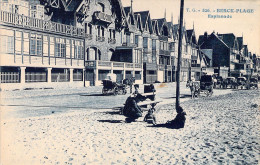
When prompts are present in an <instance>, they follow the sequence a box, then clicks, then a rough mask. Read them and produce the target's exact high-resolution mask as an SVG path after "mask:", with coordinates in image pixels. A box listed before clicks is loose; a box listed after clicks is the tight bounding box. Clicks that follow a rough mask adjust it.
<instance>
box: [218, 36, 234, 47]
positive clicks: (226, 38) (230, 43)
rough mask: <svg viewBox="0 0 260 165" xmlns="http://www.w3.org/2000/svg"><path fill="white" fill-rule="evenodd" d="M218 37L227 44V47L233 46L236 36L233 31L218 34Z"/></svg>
mask: <svg viewBox="0 0 260 165" xmlns="http://www.w3.org/2000/svg"><path fill="white" fill-rule="evenodd" d="M218 37H219V38H220V39H222V41H224V42H225V44H227V46H228V47H230V48H233V47H234V45H235V42H236V36H235V35H234V34H233V33H227V34H218Z"/></svg>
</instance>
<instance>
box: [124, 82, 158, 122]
mask: <svg viewBox="0 0 260 165" xmlns="http://www.w3.org/2000/svg"><path fill="white" fill-rule="evenodd" d="M134 88H135V91H134V92H133V93H131V95H130V96H129V97H128V98H127V99H126V102H125V106H124V108H123V115H124V116H126V122H127V123H131V122H133V121H136V120H137V119H138V118H139V117H142V116H143V110H142V109H141V107H140V106H139V105H138V103H139V102H141V101H145V100H146V99H147V97H146V96H142V95H141V94H140V93H139V85H138V84H135V85H134ZM150 88H151V89H153V90H154V92H155V88H154V86H153V84H150ZM154 110H155V109H154V108H151V109H150V110H149V111H148V113H147V115H146V116H145V118H144V120H145V121H147V122H151V123H152V124H155V123H156V119H155V116H154V114H153V112H154Z"/></svg>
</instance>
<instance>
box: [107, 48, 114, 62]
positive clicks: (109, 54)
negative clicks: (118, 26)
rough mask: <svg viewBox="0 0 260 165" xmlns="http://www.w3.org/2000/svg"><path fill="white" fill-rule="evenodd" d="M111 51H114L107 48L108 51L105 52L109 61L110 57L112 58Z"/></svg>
mask: <svg viewBox="0 0 260 165" xmlns="http://www.w3.org/2000/svg"><path fill="white" fill-rule="evenodd" d="M113 53H114V50H113V49H109V50H108V52H107V58H108V61H111V58H112V55H113Z"/></svg>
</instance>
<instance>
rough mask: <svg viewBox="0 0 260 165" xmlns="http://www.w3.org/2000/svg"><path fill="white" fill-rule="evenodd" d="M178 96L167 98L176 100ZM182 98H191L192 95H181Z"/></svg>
mask: <svg viewBox="0 0 260 165" xmlns="http://www.w3.org/2000/svg"><path fill="white" fill-rule="evenodd" d="M175 98H176V96H173V97H167V99H175ZM180 98H191V95H181V96H180Z"/></svg>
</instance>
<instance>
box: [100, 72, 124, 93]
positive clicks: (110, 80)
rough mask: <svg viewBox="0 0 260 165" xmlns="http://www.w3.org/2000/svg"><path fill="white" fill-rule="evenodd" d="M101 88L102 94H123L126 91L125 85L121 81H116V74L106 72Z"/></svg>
mask: <svg viewBox="0 0 260 165" xmlns="http://www.w3.org/2000/svg"><path fill="white" fill-rule="evenodd" d="M102 84H103V88H102V94H104V95H107V94H113V95H118V94H123V95H125V94H126V93H127V92H126V85H125V84H122V83H118V82H116V75H115V74H108V75H107V77H106V79H105V80H102Z"/></svg>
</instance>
